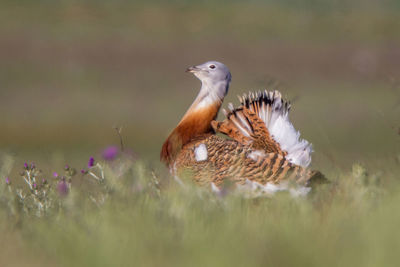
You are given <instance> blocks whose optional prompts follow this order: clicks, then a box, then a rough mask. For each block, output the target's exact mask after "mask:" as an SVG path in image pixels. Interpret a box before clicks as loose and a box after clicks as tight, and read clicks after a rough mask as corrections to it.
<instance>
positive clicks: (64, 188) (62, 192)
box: [57, 181, 68, 196]
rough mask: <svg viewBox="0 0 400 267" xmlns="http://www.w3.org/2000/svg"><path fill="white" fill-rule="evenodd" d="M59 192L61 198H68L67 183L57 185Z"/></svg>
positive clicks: (61, 182)
mask: <svg viewBox="0 0 400 267" xmlns="http://www.w3.org/2000/svg"><path fill="white" fill-rule="evenodd" d="M57 191H58V193H59V194H60V196H66V195H67V194H68V185H67V183H66V182H65V181H60V182H59V183H58V185H57Z"/></svg>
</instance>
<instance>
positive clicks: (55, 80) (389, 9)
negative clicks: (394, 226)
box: [0, 0, 400, 168]
mask: <svg viewBox="0 0 400 267" xmlns="http://www.w3.org/2000/svg"><path fill="white" fill-rule="evenodd" d="M399 18H400V2H399V1H395V0H392V1H390V0H386V1H378V0H366V1H361V0H353V1H332V0H329V1H328V0H302V1H294V0H284V1H278V0H270V1H256V0H253V1H247V2H243V1H122V0H119V1H28V0H26V1H4V0H3V1H2V2H1V4H0V112H1V114H2V115H1V116H0V122H1V130H0V148H1V150H2V151H3V152H6V153H9V154H12V155H14V156H15V157H16V158H17V159H18V162H23V161H25V160H34V161H39V162H42V164H44V163H49V162H50V161H54V159H55V158H56V159H59V160H58V161H59V165H60V166H62V165H61V164H64V162H65V161H68V162H74V161H76V162H80V161H82V160H83V159H86V158H88V156H89V155H91V154H93V153H96V152H98V151H100V150H101V149H102V148H103V147H104V146H106V145H109V144H118V142H119V141H118V138H117V135H116V134H115V131H114V130H113V127H114V126H122V127H123V136H124V139H125V143H126V145H127V146H129V147H131V148H132V149H133V150H134V151H135V152H136V153H137V154H138V155H139V156H140V157H142V158H144V159H148V160H151V161H153V162H157V161H158V154H159V148H160V146H161V144H162V142H163V140H164V139H165V138H166V136H167V135H168V133H169V131H170V130H171V129H172V128H173V127H174V126H175V125H176V123H177V122H178V121H179V120H180V117H181V116H182V115H183V113H184V112H185V111H186V109H187V108H188V107H189V105H190V104H191V102H192V101H193V99H194V97H195V96H196V94H197V92H198V89H199V86H200V83H199V81H198V80H196V79H195V78H194V77H192V76H191V75H189V74H186V73H184V70H185V68H186V67H187V66H190V65H194V64H199V63H202V62H204V61H207V60H218V61H222V62H224V63H225V64H226V65H227V66H228V67H229V68H230V70H231V72H232V75H233V80H232V85H231V89H230V92H229V95H228V97H227V99H226V101H225V104H224V106H226V105H227V103H228V102H231V101H234V103H237V100H236V95H238V94H242V93H243V92H248V91H249V90H259V89H264V88H267V89H268V88H274V87H276V86H275V85H274V84H278V85H279V86H278V88H279V89H280V90H281V91H282V93H283V94H284V95H286V96H287V97H288V98H289V99H291V100H293V102H294V104H293V109H292V115H291V118H292V121H293V123H294V124H295V126H296V128H297V129H298V130H300V131H301V133H302V136H303V137H304V138H306V139H308V140H309V141H311V142H312V143H313V144H314V149H315V151H316V153H315V155H314V158H315V161H314V166H316V167H319V168H331V167H332V168H334V167H333V166H344V167H348V166H350V165H351V164H352V163H353V162H354V161H363V160H368V159H374V158H384V159H386V158H390V159H392V158H393V155H395V154H396V153H398V152H399V148H400V135H399V127H400V120H399V117H400V116H399V114H400V19H399ZM235 101H236V102H235Z"/></svg>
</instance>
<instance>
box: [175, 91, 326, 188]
mask: <svg viewBox="0 0 400 267" xmlns="http://www.w3.org/2000/svg"><path fill="white" fill-rule="evenodd" d="M241 102H242V103H241V106H240V107H238V108H236V109H235V108H233V107H230V111H229V112H226V111H225V115H226V119H225V120H224V121H222V122H217V121H213V122H212V126H213V128H214V130H215V131H216V132H220V133H222V134H224V135H226V137H227V138H223V137H220V136H218V135H216V134H207V135H203V136H198V137H196V138H193V140H191V142H189V143H187V144H186V145H185V146H183V148H182V150H181V151H180V152H179V154H178V155H177V158H176V160H175V164H174V167H173V171H174V173H175V175H176V176H178V177H180V178H181V179H182V178H184V177H190V178H191V179H193V180H194V181H195V182H196V183H198V184H200V185H209V184H211V185H212V186H214V187H216V188H218V187H220V186H221V185H222V184H223V183H224V181H233V182H235V183H236V184H237V185H239V186H246V187H250V188H252V189H258V190H261V191H265V192H267V193H274V192H275V191H280V190H285V189H288V188H289V187H288V186H289V184H295V185H297V186H299V185H300V186H301V187H304V186H307V185H309V184H310V181H312V180H321V178H322V179H323V176H322V175H321V174H320V173H319V172H316V171H311V170H309V169H308V168H307V167H308V165H309V164H310V161H311V155H310V154H311V151H312V148H311V144H309V143H308V142H307V141H305V140H302V139H300V138H299V135H300V134H299V133H298V132H297V131H296V130H295V129H294V127H293V125H292V124H291V123H290V121H289V119H288V112H289V109H290V105H289V104H288V103H287V102H285V101H283V100H282V98H281V95H280V93H279V92H277V91H274V92H264V93H263V94H261V93H260V94H256V95H254V94H253V95H249V96H245V97H244V98H242V99H241ZM307 190H308V189H306V191H307Z"/></svg>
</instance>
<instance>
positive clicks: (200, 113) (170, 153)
mask: <svg viewBox="0 0 400 267" xmlns="http://www.w3.org/2000/svg"><path fill="white" fill-rule="evenodd" d="M214 86H219V88H215V87H214V88H210V86H209V84H207V83H205V82H202V87H201V90H200V92H199V94H198V95H197V97H196V99H195V100H194V102H193V104H192V105H191V106H190V108H189V109H188V111H187V112H186V113H185V115H184V116H183V118H182V120H181V121H180V122H179V124H178V126H177V127H176V128H175V129H174V130H173V131H172V133H171V134H170V135H169V137H168V138H167V140H166V141H165V142H164V145H163V148H162V150H161V160H162V161H163V162H165V163H166V164H167V165H170V164H171V162H173V161H174V159H175V158H176V156H177V154H178V153H179V151H180V150H181V149H182V147H183V146H184V145H186V144H187V143H189V142H190V141H191V140H193V139H194V138H196V137H198V136H201V135H205V134H210V133H214V131H213V129H212V127H211V121H213V120H214V119H215V118H216V117H217V115H218V111H219V109H220V107H221V104H222V102H223V100H224V97H225V94H226V92H227V91H228V83H226V84H224V83H221V84H218V85H214Z"/></svg>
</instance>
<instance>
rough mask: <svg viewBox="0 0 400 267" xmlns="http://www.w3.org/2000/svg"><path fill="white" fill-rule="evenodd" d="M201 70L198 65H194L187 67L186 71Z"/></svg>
mask: <svg viewBox="0 0 400 267" xmlns="http://www.w3.org/2000/svg"><path fill="white" fill-rule="evenodd" d="M199 70H200V69H199V68H198V67H196V66H192V67H189V68H187V69H186V72H191V73H194V72H196V71H199Z"/></svg>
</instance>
